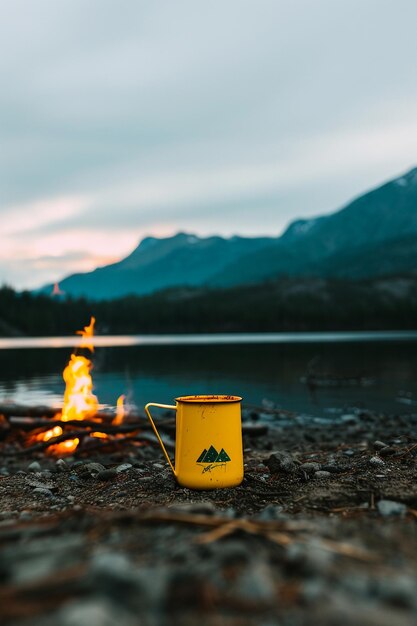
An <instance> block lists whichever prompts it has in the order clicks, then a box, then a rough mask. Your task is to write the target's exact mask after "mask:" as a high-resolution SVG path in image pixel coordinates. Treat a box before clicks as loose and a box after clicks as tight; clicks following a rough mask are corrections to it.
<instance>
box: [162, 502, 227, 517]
mask: <svg viewBox="0 0 417 626" xmlns="http://www.w3.org/2000/svg"><path fill="white" fill-rule="evenodd" d="M168 508H169V510H171V511H178V512H179V513H194V514H196V515H198V514H201V515H214V513H217V512H218V510H217V508H216V506H215V505H214V504H213V502H173V503H172V504H171V505H170V506H169V507H168Z"/></svg>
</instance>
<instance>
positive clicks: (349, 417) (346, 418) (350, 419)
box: [340, 413, 358, 424]
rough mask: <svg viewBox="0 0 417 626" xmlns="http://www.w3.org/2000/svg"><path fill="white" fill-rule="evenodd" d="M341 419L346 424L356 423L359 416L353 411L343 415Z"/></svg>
mask: <svg viewBox="0 0 417 626" xmlns="http://www.w3.org/2000/svg"><path fill="white" fill-rule="evenodd" d="M340 421H341V422H343V423H344V424H356V423H357V421H358V416H357V415H354V414H353V413H349V414H346V415H341V417H340Z"/></svg>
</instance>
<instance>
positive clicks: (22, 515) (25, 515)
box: [19, 511, 32, 520]
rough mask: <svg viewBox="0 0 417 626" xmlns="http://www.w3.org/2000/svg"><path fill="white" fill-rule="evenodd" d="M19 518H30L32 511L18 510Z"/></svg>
mask: <svg viewBox="0 0 417 626" xmlns="http://www.w3.org/2000/svg"><path fill="white" fill-rule="evenodd" d="M19 517H20V519H23V520H29V519H32V513H31V512H30V511H20V514H19Z"/></svg>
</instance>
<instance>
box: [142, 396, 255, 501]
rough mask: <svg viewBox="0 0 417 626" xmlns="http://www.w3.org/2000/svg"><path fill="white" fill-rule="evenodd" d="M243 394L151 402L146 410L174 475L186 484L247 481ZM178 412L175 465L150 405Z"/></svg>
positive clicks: (225, 484) (230, 484)
mask: <svg viewBox="0 0 417 626" xmlns="http://www.w3.org/2000/svg"><path fill="white" fill-rule="evenodd" d="M241 400H242V398H239V396H182V397H181V398H176V405H170V404H158V403H156V402H149V404H147V405H146V406H145V411H146V413H147V415H148V417H149V420H150V422H151V425H152V428H153V430H154V433H155V435H156V436H157V438H158V441H159V443H160V444H161V448H162V451H163V453H164V454H165V457H166V460H167V461H168V463H169V466H170V468H171V469H172V471H173V472H174V476H175V478H176V479H177V481H178V482H179V484H180V485H182V486H183V487H189V488H190V489H219V488H223V487H235V486H237V485H240V483H241V482H242V480H243V448H242V419H241V410H240V403H241ZM152 406H155V407H159V408H161V409H174V410H175V411H176V438H175V466H174V465H173V463H172V462H171V459H170V458H169V456H168V453H167V451H166V449H165V446H164V444H163V441H162V439H161V437H160V435H159V433H158V430H157V428H156V426H155V424H154V421H153V419H152V416H151V414H150V412H149V408H150V407H152Z"/></svg>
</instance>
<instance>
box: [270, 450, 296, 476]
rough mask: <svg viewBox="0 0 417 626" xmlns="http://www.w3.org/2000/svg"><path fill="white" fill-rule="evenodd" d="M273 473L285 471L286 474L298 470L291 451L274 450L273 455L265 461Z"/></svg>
mask: <svg viewBox="0 0 417 626" xmlns="http://www.w3.org/2000/svg"><path fill="white" fill-rule="evenodd" d="M264 464H265V465H266V466H267V468H268V469H269V471H270V472H271V474H278V473H280V472H283V473H284V474H292V473H293V472H295V470H296V465H295V463H294V459H293V457H292V455H291V454H290V453H289V452H284V451H283V450H279V451H278V452H274V454H271V456H270V457H269V458H268V459H266V461H264Z"/></svg>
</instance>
